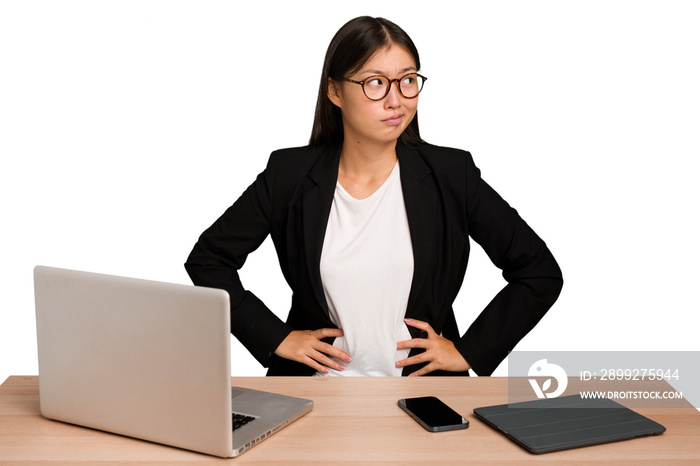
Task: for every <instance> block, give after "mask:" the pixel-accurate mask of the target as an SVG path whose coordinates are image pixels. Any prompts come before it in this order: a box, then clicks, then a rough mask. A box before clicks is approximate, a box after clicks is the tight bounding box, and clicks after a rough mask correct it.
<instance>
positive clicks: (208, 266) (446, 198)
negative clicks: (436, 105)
mask: <svg viewBox="0 0 700 466" xmlns="http://www.w3.org/2000/svg"><path fill="white" fill-rule="evenodd" d="M396 150H397V154H398V159H399V164H400V167H401V171H400V174H401V185H402V189H403V195H404V203H405V205H406V215H407V217H408V224H409V229H410V232H411V242H412V245H413V256H414V275H413V282H412V285H411V291H410V294H409V298H408V307H407V310H406V317H410V318H413V319H418V320H423V321H427V322H428V323H430V325H431V326H432V327H433V329H435V331H436V332H437V333H442V334H443V336H444V337H446V338H448V339H450V340H452V341H453V342H454V344H455V346H456V348H457V350H458V351H459V352H460V353H461V354H462V355H463V356H464V358H465V359H466V360H467V361H468V362H469V363H470V364H471V366H472V368H473V369H474V371H475V372H476V373H477V374H479V375H490V374H491V373H492V372H493V371H494V369H496V367H497V366H498V364H500V362H501V361H502V360H503V359H504V358H505V357H506V356H507V354H508V352H509V351H510V350H511V349H513V347H514V346H515V345H516V343H518V341H520V339H522V338H523V337H524V336H525V335H526V334H527V333H528V332H529V331H530V330H531V329H532V328H533V327H534V326H535V324H537V322H538V321H539V320H540V319H541V318H542V316H543V315H544V314H545V312H547V310H548V309H549V308H550V307H551V306H552V304H553V303H554V301H555V300H556V298H557V296H558V295H559V292H560V290H561V286H562V275H561V271H560V269H559V266H558V265H557V263H556V261H555V260H554V257H553V256H552V254H551V253H550V251H549V249H548V248H547V246H546V245H545V243H544V242H543V241H542V240H541V239H540V238H539V237H538V236H537V235H536V234H535V232H534V231H533V230H532V229H531V228H530V227H529V226H528V225H527V224H526V223H525V221H524V220H522V219H521V218H520V216H519V215H518V213H517V212H516V211H515V209H513V208H511V207H510V206H509V205H508V204H507V203H506V202H505V201H504V200H503V199H502V198H501V197H500V196H499V195H498V194H497V193H496V192H495V191H494V190H493V189H492V188H491V187H490V186H489V185H488V184H486V182H484V181H483V180H482V179H481V176H480V172H479V169H478V168H477V167H476V166H475V165H474V162H473V160H472V157H471V155H470V154H469V153H468V152H465V151H461V150H456V149H449V148H444V147H437V146H433V145H429V144H421V145H419V146H417V147H409V146H404V145H402V144H401V143H399V145H397V149H396ZM339 158H340V150H339V149H338V150H327V149H324V148H312V147H310V146H307V147H300V148H292V149H284V150H279V151H276V152H273V153H272V155H271V156H270V159H269V161H268V164H267V167H266V168H265V170H264V171H263V172H262V173H261V174H260V175H258V177H257V179H256V180H255V182H254V183H253V184H252V185H251V186H249V187H248V189H246V191H245V192H244V193H243V194H242V195H241V197H240V198H239V199H238V200H237V201H236V202H235V203H234V204H233V205H232V206H231V207H230V208H228V209H227V210H226V212H225V213H224V214H223V215H222V216H221V217H220V218H219V219H218V220H217V221H216V222H215V223H214V224H213V225H212V226H211V227H210V228H209V229H207V230H206V231H205V232H204V233H203V234H202V235H201V237H200V238H199V241H198V242H197V244H196V245H195V246H194V249H193V250H192V252H191V254H190V256H189V258H188V259H187V262H186V264H185V268H186V269H187V272H188V273H189V275H190V277H191V279H192V281H193V282H194V284H195V285H202V286H208V287H215V288H222V289H224V290H226V291H228V293H229V295H230V298H231V332H232V333H233V334H234V335H235V336H236V337H237V338H238V339H239V340H240V341H241V343H242V344H243V345H244V346H245V347H246V348H247V349H248V350H249V351H250V352H251V353H252V354H253V356H254V357H255V358H256V359H257V360H258V361H259V362H260V363H261V364H263V365H264V366H266V367H269V370H268V375H310V374H312V373H313V372H314V370H313V369H311V368H310V367H308V366H306V365H303V364H300V363H296V362H293V361H289V360H286V359H283V358H280V357H278V356H276V355H275V354H273V352H274V350H275V349H276V348H277V346H278V345H279V344H280V343H281V342H282V340H283V339H284V338H285V337H286V336H287V335H288V334H289V332H291V331H292V330H314V329H319V328H333V327H335V325H334V324H333V322H331V319H330V317H329V311H328V305H327V303H326V299H325V296H324V292H323V286H322V283H321V274H320V270H319V264H320V259H321V248H322V245H323V239H324V235H325V230H326V224H327V222H328V216H329V214H330V209H331V204H332V201H333V193H334V190H335V186H336V182H337V179H338V163H339ZM267 235H271V236H272V241H273V243H274V245H275V249H276V251H277V255H278V258H279V263H280V267H281V268H282V273H283V274H284V277H285V279H286V281H287V283H288V284H289V286H290V287H291V289H292V292H293V296H292V306H291V309H290V311H289V316H288V318H287V321H286V322H283V321H282V320H280V319H279V318H278V317H277V316H276V315H275V314H274V313H273V312H272V311H271V310H269V309H268V308H267V307H266V306H265V305H264V304H263V303H262V302H261V301H260V300H259V299H258V298H257V297H256V296H255V295H254V294H253V293H251V292H250V291H247V290H244V289H243V287H242V285H241V282H240V279H239V276H238V272H237V271H238V269H239V268H241V267H242V266H243V264H244V262H245V260H246V257H247V256H248V254H249V253H250V252H252V251H254V250H255V249H257V248H258V247H259V246H260V244H261V243H262V242H263V240H264V239H265V238H266V237H267ZM470 236H471V238H473V239H474V240H475V241H476V242H477V243H479V244H480V245H481V246H482V247H483V248H484V250H485V251H486V253H487V254H488V256H489V257H490V259H491V260H492V261H493V263H494V264H495V265H496V266H497V267H498V268H500V269H502V270H503V277H504V278H505V280H506V281H507V282H508V283H507V285H506V286H505V287H504V288H503V289H502V290H501V291H500V292H499V293H498V294H497V295H496V297H494V299H493V300H492V301H491V302H490V303H489V305H488V306H487V307H486V308H485V309H484V310H483V311H482V312H481V314H480V315H479V316H478V317H477V319H476V320H475V321H474V323H472V325H471V326H470V327H469V329H468V330H467V331H466V333H464V334H463V335H460V334H459V332H458V329H457V322H456V320H455V315H454V312H453V310H452V303H453V301H454V299H455V298H456V296H457V293H458V291H459V289H460V286H461V285H462V281H463V279H464V274H465V272H466V268H467V261H468V258H469V237H470ZM358 291H359V292H361V290H358ZM409 331H410V332H411V334H412V335H413V336H414V337H415V336H417V333H418V330H417V329H414V328H412V327H409ZM327 341H329V342H332V339H331V340H327ZM412 354H415V350H414V351H413V352H412ZM418 367H420V366H410V367H406V368H405V369H404V372H403V374H404V375H407V374H409V373H410V372H413V371H415V370H417V369H418ZM438 374H439V375H449V374H451V375H454V373H448V372H435V373H433V375H438ZM460 374H462V373H460ZM462 375H464V374H462Z"/></svg>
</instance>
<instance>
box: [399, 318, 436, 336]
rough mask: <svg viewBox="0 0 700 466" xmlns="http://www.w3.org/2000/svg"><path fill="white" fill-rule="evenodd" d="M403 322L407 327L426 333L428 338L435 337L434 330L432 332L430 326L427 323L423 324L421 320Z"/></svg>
mask: <svg viewBox="0 0 700 466" xmlns="http://www.w3.org/2000/svg"><path fill="white" fill-rule="evenodd" d="M403 321H404V322H405V323H406V325H408V326H411V327H415V328H417V329H420V330H424V331H426V332H428V338H430V337H432V336H433V335H437V333H435V330H433V327H431V326H430V324H429V323H427V322H423V321H422V320H416V319H404V320H403Z"/></svg>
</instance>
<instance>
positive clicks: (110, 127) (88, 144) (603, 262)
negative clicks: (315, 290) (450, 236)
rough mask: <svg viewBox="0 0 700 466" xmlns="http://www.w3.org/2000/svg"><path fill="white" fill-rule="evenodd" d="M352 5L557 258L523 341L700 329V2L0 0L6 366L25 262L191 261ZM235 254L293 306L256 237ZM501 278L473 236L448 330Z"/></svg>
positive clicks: (289, 139)
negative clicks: (545, 302) (392, 47)
mask: <svg viewBox="0 0 700 466" xmlns="http://www.w3.org/2000/svg"><path fill="white" fill-rule="evenodd" d="M363 14H369V15H372V16H385V17H387V18H389V19H391V20H393V21H394V22H396V23H398V24H399V25H400V26H402V27H403V28H404V29H405V30H406V31H407V32H408V33H409V35H411V36H412V38H413V40H414V42H415V43H416V45H417V47H418V49H419V51H420V53H421V58H422V61H423V63H422V65H423V66H422V71H423V73H424V74H425V75H426V76H428V77H429V78H430V79H429V81H428V82H427V84H426V87H425V89H424V93H423V94H421V97H420V100H421V103H420V110H419V115H420V124H421V132H422V135H423V137H424V139H426V140H427V141H429V142H432V143H435V144H440V145H447V146H455V147H459V148H463V149H467V150H470V151H471V152H472V154H473V155H474V158H475V160H476V162H477V165H478V166H479V167H480V168H481V169H482V174H483V176H484V178H485V179H486V180H487V181H488V182H489V183H490V184H491V185H492V186H494V187H495V188H496V190H497V191H499V193H501V195H502V196H503V197H505V198H506V199H507V200H508V201H509V202H510V203H511V204H512V205H513V206H514V207H516V208H517V209H518V211H519V212H520V213H521V215H522V216H523V217H524V218H525V219H526V220H527V221H528V223H530V225H531V226H532V227H533V228H534V229H535V230H536V231H537V232H538V233H539V234H540V235H541V236H542V237H543V238H544V239H545V241H546V242H547V243H548V245H549V246H550V248H551V250H552V251H553V253H554V255H555V257H556V258H557V260H558V261H559V263H560V265H561V268H562V269H563V272H564V277H565V286H564V291H563V293H562V295H561V297H560V299H559V301H558V302H557V303H556V305H555V306H554V308H553V309H552V310H551V311H550V313H549V314H548V315H547V316H546V317H545V318H544V320H543V321H542V322H541V323H540V325H539V326H538V327H537V328H536V329H535V330H534V331H533V332H531V333H530V334H529V335H528V336H527V337H526V338H525V339H524V340H523V341H522V342H521V344H520V345H519V346H518V347H517V348H518V349H521V350H558V351H561V350H700V343H698V338H697V330H698V319H699V318H698V311H700V306H699V305H698V299H697V292H696V291H695V290H696V289H697V286H698V281H699V280H698V279H699V278H700V276H699V272H698V270H699V264H700V253H699V252H698V240H697V238H698V234H699V233H700V231H698V200H699V199H700V197H699V194H700V189H699V188H698V182H697V175H698V157H699V156H700V142H699V139H700V138H699V132H700V131H699V130H700V85H699V84H698V83H700V59H699V57H700V50H699V49H700V28H699V27H698V24H700V7H699V6H698V4H697V3H695V2H680V1H654V2H649V1H581V2H565V1H527V2H524V1H508V2H504V1H491V2H466V1H460V2H440V1H430V2H425V1H419V2H412V1H403V2H396V1H387V2H357V1H350V2H321V1H318V2H279V3H270V2H234V1H231V2H212V1H191V2H178V1H163V2H154V1H123V0H122V1H114V2H96V1H84V2H76V1H47V2H36V1H28V0H23V1H2V2H0V155H1V157H2V165H1V166H2V169H1V172H0V202H2V209H1V211H0V215H1V218H2V228H1V229H0V235H1V237H0V238H1V241H0V247H1V248H2V249H1V251H2V255H1V256H0V260H1V262H0V284H1V285H0V287H1V288H0V289H1V293H0V380H4V379H5V378H6V377H7V376H9V375H11V374H36V373H37V364H36V338H35V327H34V325H35V322H34V300H33V287H32V269H33V267H34V266H35V265H36V264H44V265H52V266H58V267H67V268H75V269H81V270H89V271H96V272H104V273H110V274H117V275H127V276H134V277H140V278H148V279H154V280H162V281H170V282H177V283H190V282H189V279H188V277H187V275H186V273H185V270H184V268H183V266H182V264H183V262H184V261H185V259H186V257H187V255H188V254H189V251H190V249H191V247H192V245H193V244H194V242H195V241H196V239H197V237H198V235H199V234H200V233H201V232H202V231H203V230H204V229H205V228H206V227H207V226H209V225H210V224H211V223H212V222H213V221H214V220H215V219H216V218H217V217H218V216H219V215H220V214H221V213H222V212H223V211H224V209H225V208H226V207H227V206H228V205H230V204H231V203H232V202H233V201H234V200H235V199H236V198H237V197H238V195H239V194H240V193H241V192H242V191H243V189H245V187H247V186H248V185H249V184H250V183H251V182H252V181H253V179H254V178H255V176H256V174H257V173H258V172H260V171H261V170H262V169H263V168H264V166H265V162H266V160H267V157H268V155H269V153H270V152H271V151H272V150H274V149H277V148H281V147H288V146H298V145H304V144H306V142H307V141H308V137H309V133H310V129H311V122H312V118H313V111H314V106H315V100H316V93H317V86H318V80H319V76H320V71H321V65H322V61H323V56H324V53H325V49H326V47H327V45H328V43H329V41H330V39H331V37H332V35H333V34H334V33H335V31H336V30H337V29H338V28H339V27H340V26H341V25H342V24H344V23H345V22H346V21H347V20H349V19H351V18H353V17H355V16H359V15H363ZM242 275H243V282H244V284H245V285H246V286H247V288H249V289H251V290H252V291H254V292H255V293H256V294H257V295H258V296H259V297H260V298H261V299H263V301H265V302H266V303H267V304H268V305H269V306H270V307H271V308H272V309H273V310H274V311H275V312H277V313H279V315H280V316H285V315H286V311H287V309H288V306H289V302H290V291H289V289H288V287H287V286H286V284H285V283H284V281H283V279H282V276H281V273H280V272H279V267H278V265H277V263H276V258H275V256H274V252H273V250H272V247H271V244H270V243H269V242H266V243H265V244H264V245H263V247H262V248H261V250H259V251H258V252H256V253H254V254H252V255H251V256H250V258H249V261H248V263H247V264H246V267H244V269H243V272H242ZM503 284H504V282H503V280H502V278H501V277H500V273H499V271H498V270H497V269H496V268H495V267H493V266H492V265H491V264H490V262H488V260H487V259H486V258H485V255H484V253H483V252H482V251H481V249H480V248H478V246H477V247H475V248H474V250H473V253H472V260H471V262H470V267H469V270H468V273H467V277H466V280H465V286H464V287H463V289H462V293H461V294H460V297H459V298H458V300H457V302H456V303H455V308H456V310H457V314H458V318H459V323H460V327H461V329H462V330H465V329H466V327H467V326H468V325H469V323H470V322H471V321H472V320H473V319H474V318H475V317H476V316H477V315H478V313H479V312H480V311H481V309H483V307H484V306H485V305H486V304H487V303H488V301H489V300H490V299H491V297H493V295H494V294H495V293H496V292H497V291H498V290H499V289H500V288H501V287H502V286H503ZM506 324H507V323H505V322H504V325H506ZM232 351H233V356H234V362H233V366H234V367H233V373H234V375H261V374H264V370H263V369H262V368H261V367H259V366H258V364H257V363H256V362H255V361H254V360H253V359H252V357H250V356H249V355H248V354H247V352H246V351H245V350H244V349H242V347H240V346H239V345H238V344H237V343H236V344H234V347H233V350H232ZM496 374H498V375H505V369H504V365H502V366H501V367H500V368H499V369H498V371H497V372H496Z"/></svg>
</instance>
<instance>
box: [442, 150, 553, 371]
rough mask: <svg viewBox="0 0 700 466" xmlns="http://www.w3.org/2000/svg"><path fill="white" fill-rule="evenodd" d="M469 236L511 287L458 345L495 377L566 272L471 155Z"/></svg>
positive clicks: (549, 302)
mask: <svg viewBox="0 0 700 466" xmlns="http://www.w3.org/2000/svg"><path fill="white" fill-rule="evenodd" d="M466 177H467V180H466V190H467V192H466V200H467V202H466V211H467V212H466V214H467V228H468V231H469V235H470V236H471V237H472V238H473V239H474V241H476V242H477V243H478V244H479V245H481V247H482V248H483V249H484V251H485V252H486V254H487V255H488V256H489V258H490V259H491V261H492V262H493V263H494V264H495V265H496V266H497V267H498V268H500V269H501V270H502V275H503V278H504V279H505V280H506V281H507V285H506V286H505V287H504V288H503V289H502V290H501V291H500V292H499V293H498V294H497V295H496V296H495V297H494V298H493V300H492V301H491V302H490V303H489V304H488V305H487V306H486V308H485V309H484V310H483V311H482V312H481V314H479V316H478V317H477V319H476V320H475V321H474V322H473V323H472V325H471V326H470V327H469V329H468V330H467V332H466V333H465V334H464V335H463V336H462V338H461V339H460V340H458V341H457V342H455V346H456V347H457V349H458V351H459V352H460V353H461V354H462V355H463V356H464V358H465V359H466V360H467V362H469V364H470V365H471V366H472V368H473V369H474V371H475V372H476V373H477V374H480V375H490V374H491V373H492V372H493V371H494V370H495V369H496V367H497V366H498V365H499V364H500V363H501V361H503V360H504V359H505V358H506V357H507V356H508V352H510V351H511V350H512V349H513V348H514V347H515V345H516V344H517V343H518V342H519V341H520V340H521V339H522V338H523V337H524V336H525V335H526V334H527V333H528V332H529V331H530V330H532V328H533V327H534V326H535V325H536V324H537V322H539V320H540V319H541V318H542V317H543V316H544V314H545V313H546V312H547V311H548V310H549V308H550V307H551V306H552V305H553V304H554V302H555V301H556V299H557V297H558V296H559V293H560V291H561V288H562V285H563V278H562V273H561V270H560V268H559V266H558V264H557V262H556V261H555V259H554V256H553V255H552V253H551V252H550V251H549V249H548V248H547V246H546V244H545V243H544V241H542V239H540V237H539V236H537V234H536V233H535V232H534V231H533V230H532V229H531V228H530V227H529V226H528V224H527V223H526V222H525V221H524V220H523V219H522V218H521V217H520V215H518V213H517V211H516V210H515V209H513V208H512V207H511V206H510V205H508V203H507V202H506V201H505V200H503V199H502V198H501V197H500V196H499V195H498V193H496V191H494V190H493V188H491V186H489V185H488V184H487V183H486V182H485V181H484V180H483V179H481V173H480V171H479V169H478V168H477V167H476V166H475V165H474V161H473V159H472V157H471V155H470V154H468V153H467V174H466Z"/></svg>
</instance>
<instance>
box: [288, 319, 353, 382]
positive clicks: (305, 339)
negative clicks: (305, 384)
mask: <svg viewBox="0 0 700 466" xmlns="http://www.w3.org/2000/svg"><path fill="white" fill-rule="evenodd" d="M342 336H343V331H342V330H340V329H337V328H321V329H318V330H293V331H292V332H291V333H290V334H289V335H287V337H286V338H285V339H284V340H282V343H280V345H279V346H278V347H277V349H276V350H275V354H276V355H277V356H280V357H282V358H285V359H291V360H292V361H296V362H300V363H302V364H306V365H307V366H309V367H312V368H314V369H316V370H317V371H319V372H324V373H328V372H330V369H329V368H333V369H335V370H338V371H342V370H344V369H345V366H344V365H342V364H340V363H338V362H336V361H333V360H332V359H331V358H330V357H328V356H332V357H334V358H336V359H340V360H342V361H345V362H350V361H351V359H352V358H350V356H349V355H348V354H346V353H344V352H343V351H341V350H339V349H338V348H336V347H335V346H333V345H329V344H328V343H324V342H322V341H321V340H322V339H323V338H328V337H342Z"/></svg>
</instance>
